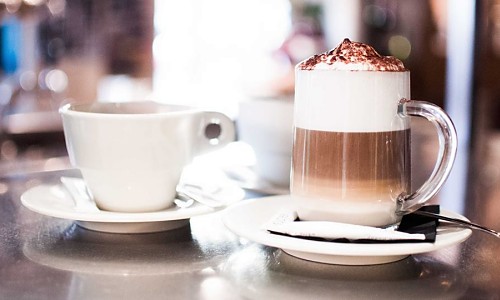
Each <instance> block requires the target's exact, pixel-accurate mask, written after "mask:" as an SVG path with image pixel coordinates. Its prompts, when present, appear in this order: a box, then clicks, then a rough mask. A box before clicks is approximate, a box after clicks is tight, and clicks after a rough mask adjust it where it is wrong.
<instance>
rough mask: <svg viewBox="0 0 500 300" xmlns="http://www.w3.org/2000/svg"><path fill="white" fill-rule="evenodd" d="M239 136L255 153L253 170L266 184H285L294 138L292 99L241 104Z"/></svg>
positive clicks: (288, 178)
mask: <svg viewBox="0 0 500 300" xmlns="http://www.w3.org/2000/svg"><path fill="white" fill-rule="evenodd" d="M239 110H240V111H239V116H238V122H237V128H238V136H239V139H240V140H241V141H243V142H245V143H247V144H249V145H250V146H251V147H252V149H253V150H254V153H255V159H256V163H255V167H254V170H255V173H256V174H257V175H258V176H259V178H261V179H264V180H266V181H268V182H269V183H272V184H275V185H278V186H285V187H288V185H289V184H290V162H291V158H292V139H293V100H292V99H277V98H263V99H252V100H251V101H246V102H242V103H240V106H239Z"/></svg>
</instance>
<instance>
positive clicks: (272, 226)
mask: <svg viewBox="0 0 500 300" xmlns="http://www.w3.org/2000/svg"><path fill="white" fill-rule="evenodd" d="M421 210H426V211H430V212H434V213H439V205H429V206H424V207H422V208H421ZM438 223H439V221H438V220H437V219H435V218H431V217H426V216H420V215H416V214H408V215H405V216H403V218H402V220H401V222H400V224H399V225H398V226H397V228H395V227H390V228H378V227H371V226H362V225H353V224H346V223H338V222H330V221H300V220H299V219H298V217H297V213H296V212H295V211H289V210H288V211H281V212H279V213H278V214H277V215H275V216H274V217H273V218H272V219H271V220H270V221H269V222H267V223H266V224H264V226H263V229H264V230H267V231H269V232H270V233H273V234H280V235H286V236H292V237H297V238H304V239H311V240H323V241H334V242H342V243H409V242H411V243H415V242H431V243H432V242H435V240H436V229H437V226H438Z"/></svg>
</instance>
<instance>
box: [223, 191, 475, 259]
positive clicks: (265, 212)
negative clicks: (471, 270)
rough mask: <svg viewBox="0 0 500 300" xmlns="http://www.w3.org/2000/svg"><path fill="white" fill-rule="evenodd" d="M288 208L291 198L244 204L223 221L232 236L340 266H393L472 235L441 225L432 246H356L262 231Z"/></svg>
mask: <svg viewBox="0 0 500 300" xmlns="http://www.w3.org/2000/svg"><path fill="white" fill-rule="evenodd" d="M287 207H290V208H292V201H291V198H290V195H281V196H272V197H266V198H258V199H254V200H249V201H244V202H241V203H238V204H236V205H234V206H232V207H230V208H228V209H227V210H226V212H225V214H224V216H223V221H224V224H225V225H226V227H228V228H229V229H230V230H231V231H232V232H234V233H235V234H237V235H239V236H241V237H243V238H246V239H248V240H251V241H254V242H257V243H260V244H263V245H266V246H271V247H276V248H281V249H282V250H283V251H285V252H286V253H288V254H290V255H292V256H295V257H298V258H302V259H305V260H310V261H316V262H322V263H329V264H339V265H374V264H382V263H388V262H394V261H398V260H401V259H404V258H405V257H407V256H409V255H411V254H417V253H425V252H430V251H435V250H438V249H441V248H444V247H447V246H451V245H455V244H458V243H461V242H463V241H465V240H466V239H467V238H468V237H469V236H470V235H471V233H472V231H471V230H470V229H465V228H459V227H455V226H444V225H440V226H439V227H438V234H437V237H436V241H435V242H434V243H397V244H355V243H335V242H326V241H313V240H306V239H300V238H294V237H288V236H281V235H276V234H271V233H269V232H268V231H266V230H264V229H262V226H263V224H264V223H266V222H268V221H269V220H270V219H271V218H272V217H273V216H274V215H275V214H276V213H277V212H279V211H280V210H281V209H284V208H287ZM292 209H293V208H292ZM442 213H443V214H445V215H448V216H451V217H458V218H462V219H466V218H465V217H463V216H461V215H459V214H456V213H451V212H447V211H442Z"/></svg>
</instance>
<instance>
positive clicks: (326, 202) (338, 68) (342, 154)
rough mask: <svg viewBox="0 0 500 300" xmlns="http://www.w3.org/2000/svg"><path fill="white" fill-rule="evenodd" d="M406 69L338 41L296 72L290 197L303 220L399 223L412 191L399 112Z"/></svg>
mask: <svg viewBox="0 0 500 300" xmlns="http://www.w3.org/2000/svg"><path fill="white" fill-rule="evenodd" d="M404 98H406V99H409V98H410V72H409V71H408V70H406V69H405V67H404V65H403V64H402V63H401V61H399V60H397V59H396V58H394V57H387V56H381V55H380V54H378V53H377V52H376V51H375V50H374V49H373V48H372V47H370V46H368V45H366V44H362V43H356V42H351V41H349V40H347V39H346V40H344V41H343V42H342V43H341V44H340V45H339V46H337V47H336V48H335V49H334V50H332V51H329V52H326V53H323V54H319V55H315V56H313V57H311V58H309V59H307V60H305V61H303V62H301V63H300V64H299V65H297V67H296V83H295V113H294V131H295V132H294V148H293V158H292V174H291V194H292V198H293V199H294V201H295V203H296V205H297V211H298V214H299V217H300V218H301V219H303V220H331V221H337V222H346V223H355V224H363V225H372V226H382V225H387V224H391V223H395V222H397V221H398V220H397V217H396V216H395V214H394V211H395V207H396V199H397V197H398V196H399V195H400V194H402V193H408V192H409V191H410V124H409V120H408V118H406V117H402V116H401V115H400V114H398V105H399V103H400V101H401V99H404Z"/></svg>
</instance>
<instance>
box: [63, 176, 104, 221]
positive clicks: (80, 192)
mask: <svg viewBox="0 0 500 300" xmlns="http://www.w3.org/2000/svg"><path fill="white" fill-rule="evenodd" d="M61 182H62V183H63V185H64V187H65V188H66V190H67V191H68V192H69V194H70V195H71V197H72V198H73V201H75V208H76V209H77V210H79V211H88V212H98V211H99V208H97V205H96V204H95V202H94V199H93V198H92V196H91V195H90V193H89V191H88V190H87V186H86V185H85V182H84V181H83V180H81V179H79V178H72V177H64V176H63V177H61Z"/></svg>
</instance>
